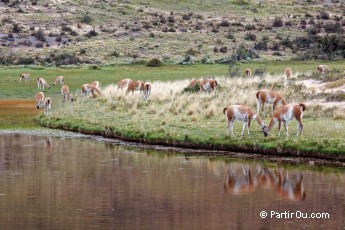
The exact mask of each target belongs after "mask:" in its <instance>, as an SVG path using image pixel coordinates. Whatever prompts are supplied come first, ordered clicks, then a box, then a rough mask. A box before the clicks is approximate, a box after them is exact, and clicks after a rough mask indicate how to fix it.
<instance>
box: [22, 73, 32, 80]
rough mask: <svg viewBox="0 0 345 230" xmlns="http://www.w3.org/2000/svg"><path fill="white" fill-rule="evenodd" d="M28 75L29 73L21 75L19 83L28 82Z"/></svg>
mask: <svg viewBox="0 0 345 230" xmlns="http://www.w3.org/2000/svg"><path fill="white" fill-rule="evenodd" d="M29 78H30V74H29V73H22V74H21V75H20V78H19V81H29Z"/></svg>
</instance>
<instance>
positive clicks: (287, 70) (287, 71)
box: [285, 67, 292, 78]
mask: <svg viewBox="0 0 345 230" xmlns="http://www.w3.org/2000/svg"><path fill="white" fill-rule="evenodd" d="M285 75H286V78H290V77H292V69H291V68H290V67H286V69H285Z"/></svg>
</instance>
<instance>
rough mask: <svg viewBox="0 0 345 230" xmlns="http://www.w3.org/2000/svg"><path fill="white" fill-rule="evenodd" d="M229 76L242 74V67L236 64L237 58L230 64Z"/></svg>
mask: <svg viewBox="0 0 345 230" xmlns="http://www.w3.org/2000/svg"><path fill="white" fill-rule="evenodd" d="M228 73H229V77H237V76H240V75H241V74H240V67H238V66H236V60H231V61H230V62H229V66H228Z"/></svg>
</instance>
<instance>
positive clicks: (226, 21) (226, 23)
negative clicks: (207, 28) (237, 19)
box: [219, 19, 230, 27]
mask: <svg viewBox="0 0 345 230" xmlns="http://www.w3.org/2000/svg"><path fill="white" fill-rule="evenodd" d="M219 26H223V27H229V26H230V22H229V21H228V20H225V19H223V20H222V21H221V22H220V23H219Z"/></svg>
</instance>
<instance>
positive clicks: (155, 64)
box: [146, 58, 163, 67]
mask: <svg viewBox="0 0 345 230" xmlns="http://www.w3.org/2000/svg"><path fill="white" fill-rule="evenodd" d="M162 65H163V62H162V61H161V60H159V59H158V58H152V59H151V60H150V61H149V62H148V63H147V64H146V66H147V67H160V66H162Z"/></svg>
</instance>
